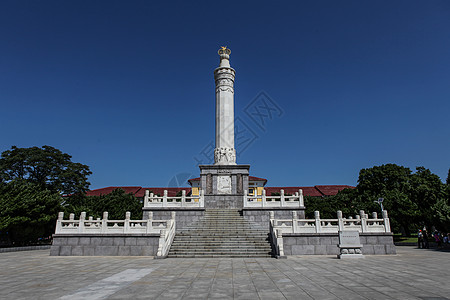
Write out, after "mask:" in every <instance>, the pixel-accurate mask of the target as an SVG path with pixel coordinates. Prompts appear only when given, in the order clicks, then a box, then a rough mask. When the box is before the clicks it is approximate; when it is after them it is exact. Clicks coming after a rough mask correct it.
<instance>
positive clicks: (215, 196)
mask: <svg viewBox="0 0 450 300" xmlns="http://www.w3.org/2000/svg"><path fill="white" fill-rule="evenodd" d="M199 167H200V188H201V189H202V190H203V191H204V193H205V208H228V209H233V208H234V209H242V207H243V202H244V201H243V199H244V190H248V174H249V169H250V165H201V166H199Z"/></svg>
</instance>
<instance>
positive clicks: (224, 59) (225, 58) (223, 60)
mask: <svg viewBox="0 0 450 300" xmlns="http://www.w3.org/2000/svg"><path fill="white" fill-rule="evenodd" d="M217 53H219V56H220V67H228V68H229V67H230V61H229V60H230V54H231V49H230V48H227V46H221V47H220V49H219V51H217Z"/></svg>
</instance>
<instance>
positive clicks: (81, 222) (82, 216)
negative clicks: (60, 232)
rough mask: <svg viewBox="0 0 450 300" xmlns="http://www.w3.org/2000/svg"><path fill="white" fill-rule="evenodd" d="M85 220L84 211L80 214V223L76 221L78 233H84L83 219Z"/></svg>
mask: <svg viewBox="0 0 450 300" xmlns="http://www.w3.org/2000/svg"><path fill="white" fill-rule="evenodd" d="M85 220H86V212H85V211H83V212H82V213H81V214H80V223H78V233H84V221H85Z"/></svg>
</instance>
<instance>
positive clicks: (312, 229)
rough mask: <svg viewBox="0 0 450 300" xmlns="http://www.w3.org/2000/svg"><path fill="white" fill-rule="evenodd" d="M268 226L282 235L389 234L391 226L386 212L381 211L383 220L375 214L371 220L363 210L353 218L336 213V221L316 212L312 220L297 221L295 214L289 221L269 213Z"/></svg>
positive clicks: (294, 213)
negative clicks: (322, 217)
mask: <svg viewBox="0 0 450 300" xmlns="http://www.w3.org/2000/svg"><path fill="white" fill-rule="evenodd" d="M270 226H271V227H272V228H273V231H274V232H277V231H278V230H281V232H282V233H310V234H311V233H338V232H339V231H345V230H353V231H358V232H359V233H390V232H391V226H390V222H389V218H388V214H387V211H386V210H384V211H383V218H381V219H379V218H378V216H377V213H376V212H374V213H372V218H370V219H369V217H368V215H367V214H365V212H364V211H363V210H361V211H360V214H359V215H357V216H356V217H355V218H352V217H349V218H343V216H342V212H341V211H338V212H337V219H321V218H320V213H319V212H318V211H315V212H314V219H298V218H297V212H295V211H293V212H292V218H291V219H275V218H274V213H273V212H270Z"/></svg>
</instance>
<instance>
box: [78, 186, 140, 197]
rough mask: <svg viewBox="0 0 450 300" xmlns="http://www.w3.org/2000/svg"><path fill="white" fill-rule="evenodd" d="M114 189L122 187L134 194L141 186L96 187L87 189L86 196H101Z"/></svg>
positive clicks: (126, 191)
mask: <svg viewBox="0 0 450 300" xmlns="http://www.w3.org/2000/svg"><path fill="white" fill-rule="evenodd" d="M116 189H122V190H124V191H125V193H127V194H133V195H134V194H136V193H137V192H138V191H139V190H140V189H141V187H140V186H109V187H105V188H101V189H96V190H92V191H87V192H86V196H101V195H108V194H109V193H111V192H112V191H114V190H116Z"/></svg>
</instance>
